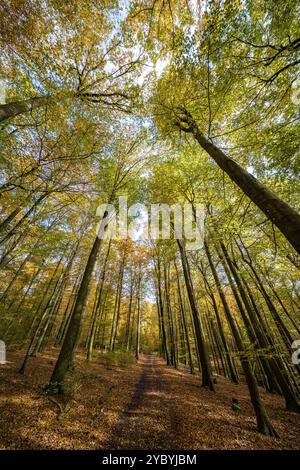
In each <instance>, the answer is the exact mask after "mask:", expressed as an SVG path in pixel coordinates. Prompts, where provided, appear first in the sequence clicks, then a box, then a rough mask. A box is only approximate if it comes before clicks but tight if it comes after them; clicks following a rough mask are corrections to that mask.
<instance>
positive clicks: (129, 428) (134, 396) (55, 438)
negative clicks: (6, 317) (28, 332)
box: [0, 348, 300, 450]
mask: <svg viewBox="0 0 300 470" xmlns="http://www.w3.org/2000/svg"><path fill="white" fill-rule="evenodd" d="M57 354H58V350H57V349H56V348H52V349H50V350H48V351H46V352H44V353H42V354H39V355H38V356H37V357H35V358H31V359H30V362H29V364H28V368H27V370H26V373H25V375H21V374H19V373H18V369H19V367H20V365H21V364H22V360H23V357H24V352H20V351H18V352H9V353H8V358H7V359H8V362H7V364H6V365H5V366H1V367H0V449H6V450H8V449H10V450H11V449H94V450H95V449H109V450H113V449H148V450H162V449H163V450H166V449H187V450H189V449H209V450H210V449H299V448H300V442H299V433H300V417H299V415H297V414H295V413H288V412H286V411H285V409H284V400H283V399H282V398H281V397H278V396H275V395H271V394H268V393H266V392H264V391H263V390H262V389H261V393H262V398H263V401H264V404H265V406H266V409H267V410H268V413H269V415H270V416H271V418H272V421H273V422H274V424H275V425H276V429H278V432H279V433H280V436H281V438H280V439H274V438H270V437H267V436H264V435H263V434H260V433H258V432H257V431H256V423H255V417H254V414H253V409H252V407H251V403H250V399H249V394H248V390H247V387H246V385H242V384H241V385H234V384H232V383H230V382H229V381H228V380H226V379H224V378H223V377H221V376H219V375H215V379H216V381H217V384H216V393H213V392H210V391H208V390H207V389H205V388H202V387H200V377H199V374H198V373H196V374H195V375H191V374H190V373H189V371H188V370H187V369H186V368H185V367H184V366H181V367H180V369H179V370H176V369H174V368H173V367H168V366H167V365H166V364H165V362H164V361H163V360H162V359H161V358H159V357H157V356H155V355H141V357H140V359H139V361H138V362H137V363H136V364H130V365H128V366H126V367H124V366H123V367H120V366H114V365H109V366H108V365H106V366H105V365H103V363H102V360H103V358H104V357H105V355H104V354H101V353H97V354H95V357H94V361H93V363H90V364H89V363H87V361H86V353H85V352H84V351H83V350H81V351H80V352H79V353H78V354H77V357H76V369H75V372H74V373H73V374H71V375H70V376H69V379H70V380H71V382H72V383H73V385H74V384H75V386H76V387H75V388H76V392H75V396H74V399H72V400H71V402H70V408H69V410H68V412H67V413H66V414H65V415H64V416H63V417H62V418H61V417H60V416H59V409H58V406H56V404H55V403H53V402H51V400H50V399H49V397H47V396H45V394H44V393H43V387H44V386H45V384H46V383H47V381H48V380H49V377H50V374H51V371H52V368H53V364H54V362H55V360H56V358H57ZM110 390H111V392H109V391H110ZM233 397H235V398H237V399H238V401H239V404H240V408H241V411H240V413H239V414H238V415H237V414H235V413H234V412H233V411H232V408H231V400H232V398H233Z"/></svg>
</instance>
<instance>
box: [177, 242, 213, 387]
mask: <svg viewBox="0 0 300 470" xmlns="http://www.w3.org/2000/svg"><path fill="white" fill-rule="evenodd" d="M177 243H178V246H179V251H180V255H181V262H182V268H183V274H184V280H185V285H186V289H187V294H188V299H189V303H190V307H191V311H192V316H193V322H194V328H195V335H196V342H197V349H198V353H199V358H200V363H201V374H202V387H207V388H208V389H209V390H212V391H215V387H214V383H213V378H212V372H211V367H210V362H209V356H208V352H207V348H206V345H205V338H204V335H203V331H202V326H201V323H200V318H199V313H198V309H197V305H196V300H195V296H194V291H193V285H192V280H191V276H190V271H189V265H188V261H187V258H186V255H185V250H184V247H183V244H182V242H181V241H179V240H177Z"/></svg>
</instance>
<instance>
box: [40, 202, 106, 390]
mask: <svg viewBox="0 0 300 470" xmlns="http://www.w3.org/2000/svg"><path fill="white" fill-rule="evenodd" d="M107 219H108V211H105V213H104V216H103V219H102V222H101V227H100V230H102V232H101V233H103V232H104V231H105V229H106V228H107V223H108V222H107ZM102 245H103V238H99V237H98V236H96V239H95V241H94V244H93V247H92V249H91V252H90V255H89V257H88V260H87V264H86V267H85V270H84V274H83V277H82V280H81V284H80V287H79V290H78V294H77V298H76V302H75V305H74V309H73V312H72V316H71V319H70V323H69V326H68V330H67V332H66V335H65V338H64V341H63V344H62V347H61V350H60V354H59V356H58V359H57V362H56V365H55V368H54V370H53V373H52V376H51V379H50V383H49V391H51V390H53V391H54V392H59V393H63V391H64V380H65V375H66V373H67V371H68V370H69V368H70V366H71V364H72V361H73V356H74V352H75V349H76V346H77V341H78V337H79V333H80V329H81V324H82V319H83V313H84V309H85V306H86V303H87V299H88V294H89V290H90V284H91V279H92V274H93V270H94V267H95V264H96V261H97V257H98V254H99V252H100V250H101V248H102Z"/></svg>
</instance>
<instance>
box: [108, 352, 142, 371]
mask: <svg viewBox="0 0 300 470" xmlns="http://www.w3.org/2000/svg"><path fill="white" fill-rule="evenodd" d="M99 362H100V364H102V365H104V366H105V367H106V368H107V369H110V368H113V367H129V366H131V365H133V364H135V362H136V359H135V356H134V354H133V353H132V352H127V351H122V350H120V351H107V352H104V353H102V354H101V355H100V356H99Z"/></svg>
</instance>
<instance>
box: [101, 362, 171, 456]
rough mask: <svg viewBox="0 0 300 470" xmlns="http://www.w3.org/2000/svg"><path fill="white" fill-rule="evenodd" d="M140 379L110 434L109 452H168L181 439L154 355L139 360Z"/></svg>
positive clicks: (163, 375) (162, 374)
mask: <svg viewBox="0 0 300 470" xmlns="http://www.w3.org/2000/svg"><path fill="white" fill-rule="evenodd" d="M140 367H141V376H140V380H139V381H138V383H137V384H136V387H135V390H134V394H133V396H132V399H131V401H130V403H129V404H128V406H127V407H126V408H125V409H124V411H123V413H122V415H121V417H120V420H119V422H118V423H117V425H116V426H115V429H114V430H113V435H112V440H111V441H109V442H108V444H107V447H108V448H109V449H128V448H132V446H133V445H134V448H135V449H166V448H168V449H171V448H172V446H174V443H175V442H176V439H177V438H178V436H179V435H180V431H179V417H177V415H176V413H175V412H174V408H173V406H172V400H171V396H170V394H168V392H170V389H169V390H168V388H167V385H166V378H165V376H166V371H165V367H164V365H163V364H162V362H161V360H159V359H158V358H157V357H155V356H153V355H149V356H143V357H142V358H141V360H140Z"/></svg>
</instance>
